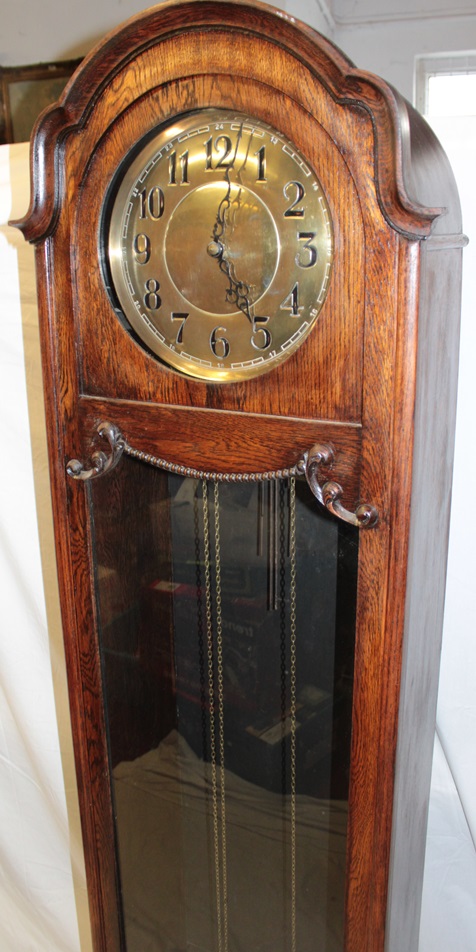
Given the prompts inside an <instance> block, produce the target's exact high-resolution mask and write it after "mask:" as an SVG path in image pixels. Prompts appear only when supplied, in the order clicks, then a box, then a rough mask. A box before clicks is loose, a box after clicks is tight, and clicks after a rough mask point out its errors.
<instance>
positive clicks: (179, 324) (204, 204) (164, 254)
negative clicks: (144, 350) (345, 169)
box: [103, 109, 332, 381]
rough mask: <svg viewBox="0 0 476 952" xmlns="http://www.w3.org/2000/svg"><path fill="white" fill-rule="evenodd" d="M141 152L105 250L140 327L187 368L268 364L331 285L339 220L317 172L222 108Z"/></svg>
mask: <svg viewBox="0 0 476 952" xmlns="http://www.w3.org/2000/svg"><path fill="white" fill-rule="evenodd" d="M134 151H135V153H138V154H136V155H135V157H134V159H133V161H132V162H129V163H128V162H127V160H126V162H125V166H126V168H125V170H124V171H121V172H120V173H119V183H120V184H119V186H118V187H117V194H116V195H115V197H114V200H113V202H112V207H111V208H110V212H109V215H108V221H107V225H108V227H107V228H106V229H104V231H105V234H104V239H103V242H104V252H103V253H104V255H105V259H106V262H107V266H108V269H110V275H111V280H112V288H113V289H114V291H115V293H116V295H117V298H118V301H119V305H120V306H121V308H122V310H123V312H124V314H125V316H126V318H127V319H128V321H129V322H130V324H131V325H132V327H133V329H134V330H135V332H136V334H137V335H138V337H139V338H140V339H141V340H142V341H143V343H144V344H146V345H147V346H148V347H149V348H150V349H151V350H152V352H153V353H155V354H156V355H157V356H158V357H161V358H162V359H163V360H165V362H167V363H168V364H169V365H171V366H172V367H174V368H175V369H176V370H179V371H181V372H182V373H187V374H190V375H192V376H196V377H200V378H204V379H208V380H215V381H230V380H241V379H248V378H250V377H254V376H257V375H259V374H261V373H264V372H267V371H269V370H271V369H272V368H273V367H275V366H276V365H277V364H278V363H280V362H281V361H282V360H284V359H286V357H287V356H289V355H290V354H291V353H293V352H294V351H295V350H296V349H297V348H298V346H299V345H300V344H301V343H302V341H303V340H305V338H306V337H307V335H308V334H309V333H310V331H311V330H312V327H313V325H314V323H315V321H316V320H317V318H318V316H319V313H320V310H321V307H322V304H323V302H324V300H325V296H326V292H327V286H328V283H329V276H330V270H331V263H332V226H331V220H330V213H329V208H328V205H327V202H326V199H325V196H324V194H323V190H322V187H321V185H320V183H319V181H318V179H317V177H316V175H315V174H314V173H313V171H312V169H311V168H310V166H309V164H308V163H306V160H305V159H304V157H303V156H302V155H301V154H300V153H299V151H298V150H297V148H296V146H294V145H293V143H292V142H290V141H289V140H288V139H287V138H286V137H285V136H283V135H282V133H279V132H277V130H275V129H273V128H271V127H269V126H268V125H267V124H265V123H263V122H260V121H258V120H256V119H253V118H252V117H250V116H244V115H240V114H236V113H230V112H227V111H225V110H217V109H204V110H201V111H200V112H197V113H192V114H190V115H188V116H184V117H178V118H174V119H173V120H172V122H171V123H169V124H168V125H166V126H165V127H163V128H162V129H161V130H160V131H158V132H157V133H156V134H154V135H153V137H152V139H150V137H147V141H146V144H145V145H142V146H140V145H139V146H138V147H136V149H135V150H134Z"/></svg>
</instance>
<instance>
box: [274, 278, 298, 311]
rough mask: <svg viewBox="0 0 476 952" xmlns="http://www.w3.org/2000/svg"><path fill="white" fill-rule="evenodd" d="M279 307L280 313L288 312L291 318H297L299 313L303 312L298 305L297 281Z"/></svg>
mask: <svg viewBox="0 0 476 952" xmlns="http://www.w3.org/2000/svg"><path fill="white" fill-rule="evenodd" d="M279 306H280V308H281V310H282V311H290V312H291V315H292V317H299V312H300V311H302V310H304V308H303V306H302V304H301V305H300V304H299V285H298V282H297V281H296V284H295V285H294V287H293V288H292V290H291V291H290V292H289V294H288V296H287V297H285V298H284V301H283V302H282V304H280V305H279Z"/></svg>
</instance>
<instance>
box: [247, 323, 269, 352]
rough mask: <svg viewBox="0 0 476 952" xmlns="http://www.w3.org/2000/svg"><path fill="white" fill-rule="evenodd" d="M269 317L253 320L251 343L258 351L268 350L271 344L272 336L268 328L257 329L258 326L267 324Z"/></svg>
mask: <svg viewBox="0 0 476 952" xmlns="http://www.w3.org/2000/svg"><path fill="white" fill-rule="evenodd" d="M268 321H269V317H255V318H254V320H253V331H252V334H251V343H252V345H253V347H254V348H255V349H256V350H266V348H267V347H269V346H270V344H271V339H272V338H271V334H270V332H269V330H268V329H267V328H266V327H257V326H256V325H257V324H267V322H268Z"/></svg>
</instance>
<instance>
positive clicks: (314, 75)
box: [18, 0, 464, 952]
mask: <svg viewBox="0 0 476 952" xmlns="http://www.w3.org/2000/svg"><path fill="white" fill-rule="evenodd" d="M223 64H226V69H225V67H224V65H223ZM32 171H33V178H32V180H33V195H32V204H31V207H30V210H29V213H28V214H27V216H26V217H25V219H23V220H22V221H21V222H19V223H18V225H19V227H21V228H22V230H23V232H24V234H25V236H26V237H27V239H28V240H30V241H32V242H34V243H35V245H36V262H37V273H38V297H39V311H40V322H41V337H42V349H43V363H44V380H45V400H46V411H47V415H48V419H49V421H50V425H49V427H48V434H49V455H50V468H51V480H52V495H53V508H54V516H55V535H56V547H57V556H58V577H59V583H60V595H61V603H62V612H63V622H64V633H65V650H66V656H67V666H68V679H69V686H70V701H71V716H72V724H73V735H74V744H75V757H76V766H77V774H78V792H79V799H80V807H81V817H82V827H83V839H84V850H85V862H86V870H87V878H88V892H89V899H90V912H91V927H92V935H93V945H94V949H95V952H119V950H121V952H136V950H140V952H143V949H144V948H149V947H150V948H154V949H155V948H157V949H165V948H167V949H170V950H177V952H178V950H185V949H189V950H193V952H241V950H242V949H243V950H246V952H249V950H250V949H255V950H256V952H268V949H269V950H270V949H273V952H276V950H277V949H278V950H282V952H311V950H312V952H384V949H385V952H402V949H405V952H416V950H417V948H418V924H419V908H420V896H421V883H422V869H423V857H424V848H425V822H424V818H425V816H426V810H427V803H428V793H429V780H430V771H431V754H432V747H433V733H434V716H435V706H436V690H437V679H438V678H437V676H438V658H439V645H440V637H441V626H442V611H443V605H442V596H441V597H440V594H441V593H442V592H443V591H444V573H445V559H446V543H445V539H446V535H447V525H448V514H449V504H448V501H449V495H450V493H449V488H450V482H451V456H452V441H453V431H454V412H455V379H456V374H455V368H456V361H457V350H458V339H457V338H458V334H457V323H458V322H457V315H458V306H459V297H458V295H459V280H460V267H461V261H460V259H461V248H462V246H463V244H464V238H463V237H462V235H461V222H460V218H459V206H458V199H457V194H456V190H455V186H454V181H453V178H452V176H451V173H450V171H449V169H448V166H447V162H446V159H445V158H444V155H443V152H442V150H441V148H440V146H439V144H438V143H437V141H436V140H435V138H434V136H433V134H432V133H431V132H430V130H429V129H428V128H427V127H426V126H425V124H424V122H423V120H422V119H421V118H420V117H419V116H418V115H417V114H416V113H415V112H414V111H413V110H412V109H411V107H410V106H409V105H408V104H407V103H405V102H404V100H402V99H401V98H400V97H399V96H398V94H397V93H396V92H395V91H394V90H392V89H390V88H389V87H388V86H387V85H386V84H385V83H384V82H383V81H382V80H380V79H378V78H377V77H374V76H370V75H369V74H366V73H363V72H360V71H359V70H358V69H356V68H355V67H354V66H353V65H352V64H351V63H350V62H349V61H348V60H347V59H346V57H345V56H344V55H343V54H342V53H341V52H340V51H339V50H337V49H336V48H335V47H334V46H333V45H332V44H330V43H329V42H328V41H327V40H326V39H324V38H323V37H321V36H319V35H318V34H317V33H315V32H314V31H313V30H311V29H310V28H309V27H306V26H304V25H303V24H300V23H298V22H296V21H294V20H293V19H290V18H288V17H287V16H286V15H284V14H283V15H278V14H277V13H275V12H274V11H272V10H271V9H270V8H268V7H266V6H264V5H262V4H261V5H260V4H256V5H255V4H249V3H246V2H243V3H241V2H240V3H226V2H225V3H219V2H208V0H206V2H193V0H191V2H185V3H164V4H162V5H160V6H159V7H157V8H153V9H151V10H148V11H146V12H145V13H143V14H141V15H139V16H138V17H136V18H134V19H133V20H132V21H129V22H128V23H126V24H125V25H124V26H123V27H120V28H119V29H118V30H117V31H116V32H115V33H113V34H111V35H110V36H109V37H107V38H106V39H105V41H104V42H103V43H102V44H100V45H99V47H97V48H96V50H94V51H93V52H92V53H91V54H90V56H89V57H88V58H87V59H86V61H85V62H84V64H83V65H82V67H81V68H80V70H79V71H78V73H77V74H76V76H75V77H74V79H73V80H72V82H71V83H70V85H69V87H68V88H67V89H66V91H65V93H64V96H63V99H62V101H61V102H60V103H59V104H58V106H55V107H52V108H51V109H49V110H48V111H47V112H46V113H45V114H44V116H43V117H42V118H41V120H40V121H39V124H38V127H37V129H36V132H35V136H34V141H33V150H32ZM443 210H444V211H443ZM442 340H444V346H441V342H442ZM442 382H444V384H445V388H446V389H445V391H444V393H443V384H442ZM437 398H438V399H437ZM436 402H437V404H438V408H439V412H438V414H437V415H435V413H434V406H435V405H436Z"/></svg>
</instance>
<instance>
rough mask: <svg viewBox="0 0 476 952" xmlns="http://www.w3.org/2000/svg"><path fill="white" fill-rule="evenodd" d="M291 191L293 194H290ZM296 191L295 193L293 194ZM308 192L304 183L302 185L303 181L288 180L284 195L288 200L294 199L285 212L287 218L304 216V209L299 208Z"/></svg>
mask: <svg viewBox="0 0 476 952" xmlns="http://www.w3.org/2000/svg"><path fill="white" fill-rule="evenodd" d="M289 192H291V195H290V194H289ZM293 193H294V194H293ZM305 194H306V192H305V189H304V185H301V182H287V183H286V185H285V186H284V187H283V195H284V197H285V199H286V201H287V202H289V201H290V200H291V198H294V201H292V202H291V204H290V206H289V208H287V209H286V211H285V212H284V217H285V218H304V209H303V208H298V207H297V206H298V205H299V202H301V201H302V199H303V198H304V196H305Z"/></svg>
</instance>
